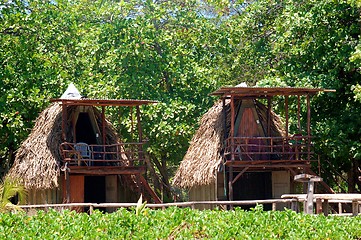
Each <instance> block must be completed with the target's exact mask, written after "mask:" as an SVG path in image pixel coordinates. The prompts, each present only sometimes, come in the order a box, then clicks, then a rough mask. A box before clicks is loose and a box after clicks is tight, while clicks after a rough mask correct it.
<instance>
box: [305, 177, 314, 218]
mask: <svg viewBox="0 0 361 240" xmlns="http://www.w3.org/2000/svg"><path fill="white" fill-rule="evenodd" d="M314 189H315V182H313V181H308V190H307V204H306V209H305V210H306V212H305V213H307V214H313V194H314Z"/></svg>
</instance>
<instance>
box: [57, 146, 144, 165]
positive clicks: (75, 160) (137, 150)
mask: <svg viewBox="0 0 361 240" xmlns="http://www.w3.org/2000/svg"><path fill="white" fill-rule="evenodd" d="M143 145H144V143H143V142H141V143H121V144H111V145H95V144H90V145H88V144H84V143H68V142H65V143H62V144H61V145H60V152H61V155H62V159H63V162H64V163H68V165H78V166H143V165H144V154H143Z"/></svg>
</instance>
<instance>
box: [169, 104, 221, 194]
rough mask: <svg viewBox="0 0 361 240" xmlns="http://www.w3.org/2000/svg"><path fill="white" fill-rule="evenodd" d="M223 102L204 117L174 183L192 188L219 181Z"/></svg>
mask: <svg viewBox="0 0 361 240" xmlns="http://www.w3.org/2000/svg"><path fill="white" fill-rule="evenodd" d="M223 119H224V117H223V112H222V101H218V102H217V103H216V104H215V105H214V106H213V107H212V108H210V109H209V110H208V112H207V113H206V114H204V115H203V117H202V119H201V121H200V127H199V129H198V130H197V132H196V133H195V135H194V136H193V138H192V141H191V143H190V146H189V148H188V151H187V153H186V155H185V156H184V158H183V161H182V162H181V164H180V166H179V168H178V170H177V172H176V174H175V176H174V180H173V184H174V185H175V186H178V187H181V188H189V187H192V186H194V185H208V184H211V183H213V182H214V181H215V179H216V171H217V168H218V165H219V164H220V163H221V162H222V156H221V150H222V147H223V146H222V145H223V144H222V142H223V138H224V137H223V134H224V129H223V125H224V120H223Z"/></svg>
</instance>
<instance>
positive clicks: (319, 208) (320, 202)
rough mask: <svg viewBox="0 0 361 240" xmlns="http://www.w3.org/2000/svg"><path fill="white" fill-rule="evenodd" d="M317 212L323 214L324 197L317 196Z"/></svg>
mask: <svg viewBox="0 0 361 240" xmlns="http://www.w3.org/2000/svg"><path fill="white" fill-rule="evenodd" d="M316 213H317V214H321V213H322V199H321V198H316Z"/></svg>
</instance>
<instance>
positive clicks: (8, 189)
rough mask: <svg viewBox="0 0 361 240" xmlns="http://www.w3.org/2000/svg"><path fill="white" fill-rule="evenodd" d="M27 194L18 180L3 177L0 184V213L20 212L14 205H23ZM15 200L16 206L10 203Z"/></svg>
mask: <svg viewBox="0 0 361 240" xmlns="http://www.w3.org/2000/svg"><path fill="white" fill-rule="evenodd" d="M26 195H27V192H26V190H25V188H24V186H23V185H22V184H20V182H19V180H17V179H11V178H9V177H5V178H4V179H3V181H1V182H0V212H8V211H14V210H21V209H20V208H18V207H17V206H16V204H24V203H25V200H26ZM13 199H17V202H16V204H13V203H12V202H11V201H12V200H13Z"/></svg>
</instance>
